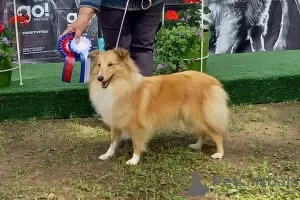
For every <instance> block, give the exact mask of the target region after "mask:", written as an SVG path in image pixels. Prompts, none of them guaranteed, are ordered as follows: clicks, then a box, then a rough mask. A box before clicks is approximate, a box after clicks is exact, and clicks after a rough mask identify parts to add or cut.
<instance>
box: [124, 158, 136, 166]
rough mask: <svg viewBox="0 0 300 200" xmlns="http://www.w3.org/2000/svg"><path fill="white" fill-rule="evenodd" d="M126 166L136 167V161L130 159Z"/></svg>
mask: <svg viewBox="0 0 300 200" xmlns="http://www.w3.org/2000/svg"><path fill="white" fill-rule="evenodd" d="M126 164H127V165H136V164H138V161H136V160H134V159H130V160H128V161H127V162H126Z"/></svg>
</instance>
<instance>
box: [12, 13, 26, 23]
mask: <svg viewBox="0 0 300 200" xmlns="http://www.w3.org/2000/svg"><path fill="white" fill-rule="evenodd" d="M28 20H29V16H28V15H27V14H25V15H23V14H22V15H21V16H13V17H11V18H10V22H11V23H12V24H15V23H21V24H23V25H24V26H26V25H28Z"/></svg>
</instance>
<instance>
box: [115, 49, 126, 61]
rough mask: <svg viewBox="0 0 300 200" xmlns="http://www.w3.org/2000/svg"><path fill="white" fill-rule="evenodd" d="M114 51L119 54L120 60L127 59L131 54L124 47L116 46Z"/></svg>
mask: <svg viewBox="0 0 300 200" xmlns="http://www.w3.org/2000/svg"><path fill="white" fill-rule="evenodd" d="M113 51H114V52H115V53H116V54H117V55H118V57H119V58H120V60H125V59H126V58H128V56H129V51H128V50H127V49H124V48H115V49H114V50H113Z"/></svg>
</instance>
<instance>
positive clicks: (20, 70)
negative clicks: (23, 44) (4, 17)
mask: <svg viewBox="0 0 300 200" xmlns="http://www.w3.org/2000/svg"><path fill="white" fill-rule="evenodd" d="M14 16H15V17H17V4H16V0H14ZM15 31H16V40H17V54H18V66H19V67H18V68H19V76H20V85H23V78H22V67H21V58H20V57H21V56H20V42H19V34H18V33H19V30H18V22H17V19H16V18H15Z"/></svg>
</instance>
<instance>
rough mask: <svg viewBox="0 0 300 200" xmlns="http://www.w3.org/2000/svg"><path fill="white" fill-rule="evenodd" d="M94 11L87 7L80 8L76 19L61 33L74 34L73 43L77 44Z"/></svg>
mask: <svg viewBox="0 0 300 200" xmlns="http://www.w3.org/2000/svg"><path fill="white" fill-rule="evenodd" d="M94 12H95V11H94V10H93V9H91V8H88V7H82V8H80V9H79V15H78V18H77V19H76V20H75V21H74V22H73V23H72V24H70V25H69V26H68V28H67V29H66V30H65V31H64V32H63V35H65V34H67V33H75V42H76V43H78V42H79V40H80V37H81V35H82V33H83V32H84V31H85V30H86V28H87V27H88V24H89V21H90V20H91V18H92V16H93V14H94Z"/></svg>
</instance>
